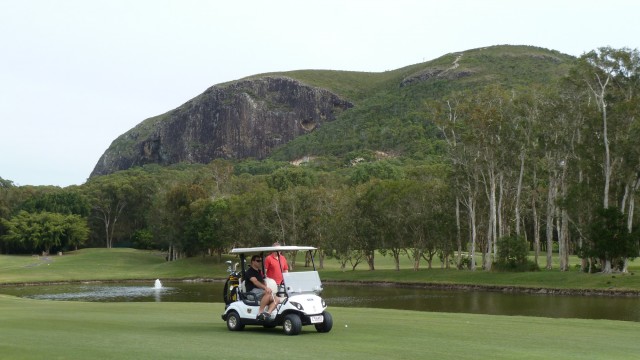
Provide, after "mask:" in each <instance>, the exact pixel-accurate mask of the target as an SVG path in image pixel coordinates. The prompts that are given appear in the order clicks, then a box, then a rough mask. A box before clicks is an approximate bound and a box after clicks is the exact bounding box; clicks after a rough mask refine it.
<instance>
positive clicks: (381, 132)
mask: <svg viewBox="0 0 640 360" xmlns="http://www.w3.org/2000/svg"><path fill="white" fill-rule="evenodd" d="M574 60H575V59H574V58H573V57H571V56H569V55H566V54H562V53H560V52H558V51H554V50H548V49H543V48H538V47H532V46H511V45H501V46H492V47H487V48H479V49H472V50H467V51H462V52H457V53H451V54H446V55H444V56H442V57H439V58H437V59H435V60H432V61H428V62H424V63H420V64H415V65H410V66H406V67H403V68H400V69H397V70H393V71H386V72H382V73H365V72H348V71H329V70H299V71H290V72H282V73H269V74H260V75H254V76H250V77H247V78H244V79H241V80H238V81H233V82H229V83H224V84H219V85H215V86H212V87H211V88H209V89H207V90H206V91H205V92H204V93H202V94H200V95H198V96H196V97H195V98H193V99H191V100H190V101H188V102H187V103H185V104H183V105H182V106H180V107H178V108H176V109H174V110H171V111H169V112H167V113H165V114H162V115H159V116H156V117H152V118H149V119H146V120H144V121H143V122H141V123H140V124H138V125H137V126H136V127H134V128H133V129H131V130H129V131H127V132H126V133H124V134H123V135H121V136H119V137H118V138H117V139H115V140H114V141H113V142H112V144H111V145H110V146H109V148H108V149H107V150H106V151H105V153H104V154H103V155H102V157H101V158H100V160H99V161H98V163H97V164H96V166H95V168H94V170H93V172H92V173H91V176H96V175H104V174H110V173H113V172H115V171H118V170H124V169H128V168H130V167H135V166H142V165H145V164H152V163H156V164H161V165H169V164H175V163H179V162H187V163H208V162H210V161H211V160H213V159H216V158H225V159H245V158H256V159H265V158H273V159H276V160H286V161H292V160H294V159H298V158H302V157H305V156H309V155H313V156H333V157H338V158H349V157H352V156H353V154H355V153H360V152H362V151H377V152H384V153H390V154H394V155H396V156H403V157H408V158H415V159H425V158H428V157H430V156H431V155H434V154H435V153H437V152H438V150H437V146H435V145H434V144H435V142H434V140H436V139H437V136H438V132H437V129H435V127H434V126H433V125H432V124H431V123H430V122H429V120H428V117H427V116H426V112H425V110H426V109H425V106H426V105H425V103H426V101H427V100H434V99H436V100H437V99H440V98H443V97H444V96H446V95H447V94H450V93H451V92H454V91H459V90H472V89H476V88H481V87H483V86H486V85H489V84H495V83H499V84H501V85H503V86H505V87H509V88H513V89H521V88H527V87H531V86H534V85H536V84H549V83H553V82H555V81H557V80H558V79H560V78H561V77H562V76H564V75H566V74H567V72H568V69H569V67H570V66H571V64H572V62H573V61H574Z"/></svg>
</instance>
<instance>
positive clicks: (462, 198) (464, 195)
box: [427, 93, 480, 271]
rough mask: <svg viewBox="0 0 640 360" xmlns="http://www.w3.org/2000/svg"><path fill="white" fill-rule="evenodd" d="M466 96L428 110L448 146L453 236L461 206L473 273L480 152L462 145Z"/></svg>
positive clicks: (458, 222)
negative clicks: (465, 224)
mask: <svg viewBox="0 0 640 360" xmlns="http://www.w3.org/2000/svg"><path fill="white" fill-rule="evenodd" d="M466 101H467V100H466V94H463V93H457V94H454V95H453V96H452V97H451V98H450V99H447V100H446V106H445V105H444V103H443V102H431V103H429V104H427V106H429V107H430V108H431V111H432V117H433V121H434V122H435V123H436V124H437V126H438V128H439V129H440V131H441V132H442V135H443V137H444V138H445V140H446V143H447V150H448V154H449V159H450V161H451V165H452V168H453V173H452V176H451V177H452V179H453V186H454V188H455V189H456V191H455V192H456V200H455V209H456V233H457V238H458V239H460V234H461V226H460V220H459V219H460V207H459V204H460V203H462V204H463V205H464V206H465V208H466V213H467V221H468V224H469V225H468V229H469V257H470V259H471V260H470V264H471V266H470V268H471V270H472V271H475V269H476V261H475V256H476V246H477V240H478V237H477V232H478V227H477V207H478V206H477V203H478V197H479V195H478V194H479V189H478V184H479V177H480V176H479V157H480V155H479V154H480V153H479V151H476V150H475V149H474V147H473V146H471V145H470V144H467V143H465V142H464V139H465V138H467V137H468V136H469V135H468V131H469V130H468V128H467V127H465V122H464V120H465V114H464V109H463V108H464V106H465V104H464V103H465V102H466ZM460 253H461V241H458V261H457V263H458V267H460V264H461V260H462V257H461V256H460Z"/></svg>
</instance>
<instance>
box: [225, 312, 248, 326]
mask: <svg viewBox="0 0 640 360" xmlns="http://www.w3.org/2000/svg"><path fill="white" fill-rule="evenodd" d="M227 328H228V329H229V330H231V331H240V330H242V329H244V324H243V323H242V320H241V319H240V315H238V313H237V312H235V311H232V312H230V313H229V314H227Z"/></svg>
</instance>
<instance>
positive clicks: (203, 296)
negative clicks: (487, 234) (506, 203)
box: [0, 281, 640, 321]
mask: <svg viewBox="0 0 640 360" xmlns="http://www.w3.org/2000/svg"><path fill="white" fill-rule="evenodd" d="M223 287H224V283H223V282H163V284H162V286H161V287H160V288H156V287H155V286H154V282H153V281H150V282H144V283H120V284H111V283H86V284H61V285H37V286H0V293H2V294H8V295H14V296H19V297H25V298H31V299H43V300H66V301H101V302H130V301H146V302H174V301H177V302H222V291H223ZM322 296H323V298H324V299H325V300H326V302H327V305H329V306H340V307H368V308H385V309H401V310H416V311H433V312H452V313H474V314H492V315H523V316H539V317H550V318H583V319H610V320H626V321H640V297H605V296H569V295H542V294H541V295H535V294H518V293H502V292H489V291H467V290H433V289H423V288H406V287H393V286H366V285H364V286H363V285H361V284H360V285H346V284H334V283H325V284H324V291H323V293H322Z"/></svg>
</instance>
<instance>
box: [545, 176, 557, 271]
mask: <svg viewBox="0 0 640 360" xmlns="http://www.w3.org/2000/svg"><path fill="white" fill-rule="evenodd" d="M548 186H549V189H548V195H547V266H546V269H547V270H551V268H552V267H553V265H552V256H553V217H554V212H555V202H556V194H555V193H556V190H555V187H556V185H555V178H554V177H553V175H552V174H549V185H548Z"/></svg>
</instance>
